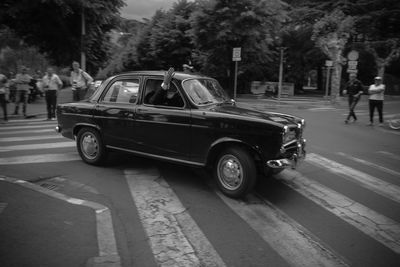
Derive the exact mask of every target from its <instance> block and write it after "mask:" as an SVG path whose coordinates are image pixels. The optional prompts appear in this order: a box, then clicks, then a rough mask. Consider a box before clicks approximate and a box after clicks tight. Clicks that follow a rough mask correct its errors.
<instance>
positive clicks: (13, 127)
mask: <svg viewBox="0 0 400 267" xmlns="http://www.w3.org/2000/svg"><path fill="white" fill-rule="evenodd" d="M52 126H54V127H55V126H56V125H55V124H53V125H48V124H40V125H38V124H35V125H21V126H6V127H1V128H0V129H1V131H9V130H22V129H38V128H49V127H52Z"/></svg>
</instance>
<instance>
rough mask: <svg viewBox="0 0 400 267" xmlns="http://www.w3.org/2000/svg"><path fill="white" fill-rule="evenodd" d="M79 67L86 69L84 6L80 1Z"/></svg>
mask: <svg viewBox="0 0 400 267" xmlns="http://www.w3.org/2000/svg"><path fill="white" fill-rule="evenodd" d="M81 27H82V28H81V68H82V70H84V71H86V54H85V49H86V47H85V46H86V43H85V41H86V38H85V35H86V25H85V8H84V7H83V3H82V10H81Z"/></svg>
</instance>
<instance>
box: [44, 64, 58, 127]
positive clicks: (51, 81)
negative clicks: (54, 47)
mask: <svg viewBox="0 0 400 267" xmlns="http://www.w3.org/2000/svg"><path fill="white" fill-rule="evenodd" d="M42 82H43V89H44V92H45V96H46V106H47V120H55V119H56V105H57V94H58V90H59V89H61V87H62V84H63V83H62V81H61V79H60V77H58V75H57V74H55V73H54V69H53V68H51V67H49V68H47V74H46V75H45V76H43V79H42Z"/></svg>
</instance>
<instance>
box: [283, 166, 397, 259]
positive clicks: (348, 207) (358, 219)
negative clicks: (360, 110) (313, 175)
mask: <svg viewBox="0 0 400 267" xmlns="http://www.w3.org/2000/svg"><path fill="white" fill-rule="evenodd" d="M276 177H277V179H279V180H281V181H283V182H284V183H286V184H287V185H288V186H290V187H291V188H292V189H293V190H296V191H297V192H299V193H300V194H302V195H304V196H305V197H307V198H308V199H310V200H312V201H313V202H315V203H316V204H318V205H320V206H321V207H323V208H324V209H326V210H327V211H329V212H331V213H333V214H335V215H336V216H338V217H339V218H341V219H342V220H344V221H346V222H347V223H349V224H351V225H353V226H354V227H355V228H357V229H359V230H360V231H362V232H364V233H365V234H367V235H368V236H370V237H372V238H374V239H375V240H377V241H378V242H380V243H381V244H383V245H385V246H386V247H387V248H389V249H391V250H393V251H395V252H396V253H400V225H399V223H397V222H396V221H394V220H392V219H390V218H387V217H385V216H383V215H381V214H379V213H377V212H375V211H373V210H371V209H369V208H368V207H365V206H363V205H361V204H359V203H357V202H355V201H353V200H352V199H349V198H347V197H346V196H344V195H342V194H339V193H337V192H335V191H333V190H331V189H329V188H327V187H325V186H324V185H322V184H320V183H318V182H316V181H312V180H309V179H308V178H306V177H304V176H303V175H301V174H300V173H298V172H296V171H292V170H286V171H285V173H281V174H278V175H277V176H276Z"/></svg>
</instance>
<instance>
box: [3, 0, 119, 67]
mask: <svg viewBox="0 0 400 267" xmlns="http://www.w3.org/2000/svg"><path fill="white" fill-rule="evenodd" d="M123 5H124V2H123V1H122V0H93V1H83V0H41V1H31V0H20V1H13V0H3V1H1V3H0V24H2V25H6V26H8V27H9V28H11V29H13V30H14V31H15V33H16V34H17V35H18V36H20V37H21V38H22V39H23V40H24V41H25V42H26V43H27V44H30V45H33V46H37V47H38V48H39V49H40V51H42V52H45V53H46V54H48V55H49V57H50V59H51V60H52V61H53V63H55V64H57V65H69V64H70V63H71V61H72V60H76V59H79V55H80V47H81V15H82V12H84V14H85V18H86V20H85V21H86V38H85V40H84V44H85V47H86V53H87V59H88V62H89V64H90V67H91V68H92V69H96V68H97V67H98V66H99V65H101V64H102V63H103V61H104V59H105V58H106V56H107V55H106V51H107V49H108V42H107V38H108V35H107V34H106V33H107V32H108V31H109V30H111V29H112V28H114V27H115V25H116V23H117V22H118V14H119V9H120V8H121V7H122V6H123Z"/></svg>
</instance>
